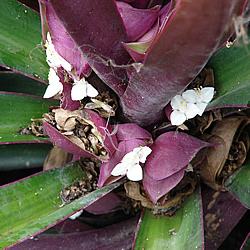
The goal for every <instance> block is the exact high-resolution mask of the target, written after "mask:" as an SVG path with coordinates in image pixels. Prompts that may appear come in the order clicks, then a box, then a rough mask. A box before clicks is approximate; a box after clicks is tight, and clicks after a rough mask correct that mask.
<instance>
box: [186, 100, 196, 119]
mask: <svg viewBox="0 0 250 250" xmlns="http://www.w3.org/2000/svg"><path fill="white" fill-rule="evenodd" d="M199 112H200V109H199V108H198V107H197V105H196V104H194V103H188V104H187V110H186V113H185V115H186V117H187V119H192V118H194V117H195V116H197V115H198V113H199Z"/></svg>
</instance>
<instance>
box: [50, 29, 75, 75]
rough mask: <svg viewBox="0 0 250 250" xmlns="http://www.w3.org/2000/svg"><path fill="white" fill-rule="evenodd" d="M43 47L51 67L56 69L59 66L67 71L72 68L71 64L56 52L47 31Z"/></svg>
mask: <svg viewBox="0 0 250 250" xmlns="http://www.w3.org/2000/svg"><path fill="white" fill-rule="evenodd" d="M45 47H46V56H47V58H46V61H47V63H48V64H49V66H50V67H51V68H54V69H57V68H59V67H63V68H64V69H65V70H66V71H68V72H70V71H71V70H72V66H71V64H70V63H69V62H67V61H66V60H65V59H64V58H63V57H61V56H60V55H59V54H58V53H57V52H56V50H55V47H54V45H53V43H52V40H51V36H50V33H49V32H48V33H47V41H46V44H45Z"/></svg>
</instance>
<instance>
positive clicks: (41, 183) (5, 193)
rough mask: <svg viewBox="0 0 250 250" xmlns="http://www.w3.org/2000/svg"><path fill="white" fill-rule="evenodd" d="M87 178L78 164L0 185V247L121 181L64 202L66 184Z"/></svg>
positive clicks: (48, 224) (47, 224)
mask: <svg viewBox="0 0 250 250" xmlns="http://www.w3.org/2000/svg"><path fill="white" fill-rule="evenodd" d="M84 178H85V173H84V171H83V170H82V168H81V167H80V166H78V165H72V166H68V167H65V168H59V169H54V170H52V171H48V172H43V173H41V174H37V175H33V176H31V177H29V178H26V179H23V180H21V181H18V182H16V183H13V184H10V185H7V186H3V187H2V188H1V189H0V203H1V212H0V247H1V248H3V247H6V246H9V245H12V244H14V243H16V242H18V241H22V240H24V239H26V238H29V237H31V236H33V235H36V234H38V233H40V232H41V231H44V230H45V229H47V228H48V227H51V226H53V225H54V224H56V223H58V222H59V221H60V220H63V219H66V218H67V217H68V216H70V215H71V214H73V213H74V212H76V211H78V210H80V209H82V208H84V207H87V206H88V205H89V204H91V203H93V202H94V201H96V200H97V199H99V198H100V197H102V196H103V195H105V194H107V193H109V192H110V191H111V190H113V189H114V188H115V187H117V186H119V184H118V183H116V184H113V185H110V186H106V187H104V188H103V189H99V190H96V191H94V192H92V193H90V194H88V195H86V196H84V197H81V198H79V199H77V200H74V201H73V202H71V203H68V204H63V202H62V200H61V198H60V192H61V190H62V189H63V188H65V187H67V186H69V185H72V184H73V183H74V182H76V181H77V180H80V179H84Z"/></svg>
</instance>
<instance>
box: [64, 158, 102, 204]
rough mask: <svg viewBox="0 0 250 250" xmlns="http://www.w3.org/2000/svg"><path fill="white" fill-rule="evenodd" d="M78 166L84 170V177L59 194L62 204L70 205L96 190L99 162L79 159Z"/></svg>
mask: <svg viewBox="0 0 250 250" xmlns="http://www.w3.org/2000/svg"><path fill="white" fill-rule="evenodd" d="M79 164H80V166H81V167H82V168H83V169H84V172H85V174H86V177H85V178H84V179H82V180H78V181H76V182H75V183H74V184H73V185H71V186H69V187H66V188H64V189H63V190H62V191H61V192H60V197H61V199H62V201H63V202H64V203H70V202H72V201H73V200H75V199H78V198H80V197H83V196H84V195H86V194H88V193H91V192H93V191H94V190H96V189H97V176H98V168H99V164H100V163H99V161H97V160H95V159H88V158H84V159H81V161H80V162H79Z"/></svg>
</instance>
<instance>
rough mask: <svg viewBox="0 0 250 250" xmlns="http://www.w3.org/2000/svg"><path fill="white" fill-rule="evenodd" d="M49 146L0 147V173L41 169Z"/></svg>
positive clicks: (17, 145) (20, 145)
mask: <svg viewBox="0 0 250 250" xmlns="http://www.w3.org/2000/svg"><path fill="white" fill-rule="evenodd" d="M50 149H51V145H48V144H12V145H0V159H1V161H0V171H9V170H13V169H24V168H25V169H27V168H36V167H42V166H43V161H44V160H45V158H46V156H47V154H48V152H49V150H50Z"/></svg>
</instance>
